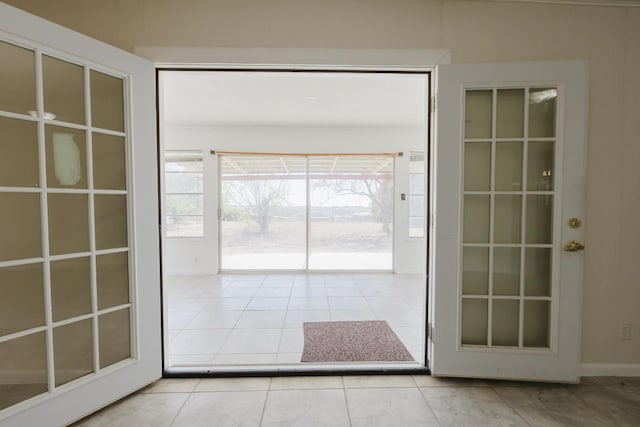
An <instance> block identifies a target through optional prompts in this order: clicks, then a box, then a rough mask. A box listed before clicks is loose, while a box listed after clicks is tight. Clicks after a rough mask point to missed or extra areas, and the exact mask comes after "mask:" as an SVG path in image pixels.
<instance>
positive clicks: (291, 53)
mask: <svg viewBox="0 0 640 427" xmlns="http://www.w3.org/2000/svg"><path fill="white" fill-rule="evenodd" d="M134 52H135V54H136V55H140V56H141V57H143V58H147V59H148V60H150V61H152V62H154V63H155V65H156V67H158V68H171V67H179V68H217V69H224V68H230V69H232V68H244V69H262V70H264V69H276V70H277V69H288V70H291V69H313V70H360V71H366V70H377V71H430V70H432V69H433V67H434V66H436V65H440V64H450V63H451V50H450V49H319V48H291V49H288V48H220V47H212V48H209V47H159V46H140V47H136V48H135V49H134Z"/></svg>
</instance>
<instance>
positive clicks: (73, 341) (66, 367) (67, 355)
mask: <svg viewBox="0 0 640 427" xmlns="http://www.w3.org/2000/svg"><path fill="white" fill-rule="evenodd" d="M53 356H54V357H53V360H54V364H55V366H54V369H55V379H56V387H57V386H61V385H62V384H66V383H68V382H69V381H72V380H75V379H76V378H80V377H83V376H85V375H87V374H90V373H91V372H93V329H92V327H91V319H85V320H81V321H79V322H74V323H69V324H67V325H63V326H58V327H56V328H54V329H53Z"/></svg>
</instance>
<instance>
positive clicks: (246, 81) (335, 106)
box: [160, 71, 428, 127]
mask: <svg viewBox="0 0 640 427" xmlns="http://www.w3.org/2000/svg"><path fill="white" fill-rule="evenodd" d="M426 79H427V77H426V75H418V74H383V73H327V72H281V71H277V72H271V71H269V72H266V71H262V72H245V71H163V72H161V80H160V88H161V102H162V104H163V119H164V124H165V125H167V126H175V127H178V126H260V125H263V126H323V127H324V126H402V127H422V126H424V123H425V117H426V114H427V113H426V102H427V101H426V100H427V99H428V97H427V93H426V91H427V85H426Z"/></svg>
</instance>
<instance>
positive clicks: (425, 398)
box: [411, 375, 442, 426]
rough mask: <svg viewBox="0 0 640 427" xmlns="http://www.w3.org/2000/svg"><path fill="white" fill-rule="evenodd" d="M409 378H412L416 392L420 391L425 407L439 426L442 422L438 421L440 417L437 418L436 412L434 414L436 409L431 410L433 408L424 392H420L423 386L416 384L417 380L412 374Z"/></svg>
mask: <svg viewBox="0 0 640 427" xmlns="http://www.w3.org/2000/svg"><path fill="white" fill-rule="evenodd" d="M411 378H412V379H413V382H414V383H416V388H417V389H418V393H420V396H422V400H424V403H425V404H426V405H427V408H429V411H431V415H433V418H434V419H435V420H436V422H437V423H438V425H439V426H441V425H442V422H441V421H440V418H438V414H436V411H434V410H433V408H432V407H431V404H430V403H429V399H427V396H425V395H424V393H423V392H422V388H423V387H419V386H418V382H417V381H416V379H415V378H414V377H413V375H412V376H411ZM425 388H426V387H425Z"/></svg>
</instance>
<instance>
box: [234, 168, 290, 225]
mask: <svg viewBox="0 0 640 427" xmlns="http://www.w3.org/2000/svg"><path fill="white" fill-rule="evenodd" d="M222 196H223V199H224V200H225V202H224V203H223V206H228V205H236V206H241V207H242V208H244V209H246V211H247V214H248V217H249V219H250V220H252V221H254V222H255V223H256V224H257V225H258V230H259V231H260V233H267V232H268V231H269V226H270V225H271V220H272V217H273V213H274V211H275V210H276V209H277V208H279V207H281V206H282V205H283V204H284V202H285V201H286V200H287V197H288V196H289V187H288V185H287V184H286V183H285V182H284V181H283V180H267V179H262V180H257V179H256V180H246V181H245V180H242V181H223V184H222Z"/></svg>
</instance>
